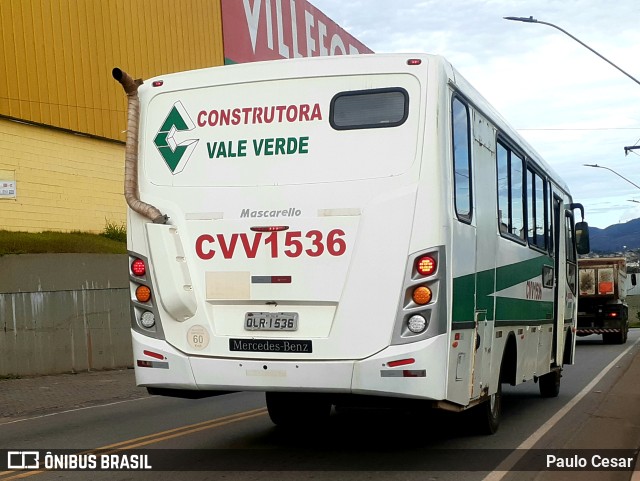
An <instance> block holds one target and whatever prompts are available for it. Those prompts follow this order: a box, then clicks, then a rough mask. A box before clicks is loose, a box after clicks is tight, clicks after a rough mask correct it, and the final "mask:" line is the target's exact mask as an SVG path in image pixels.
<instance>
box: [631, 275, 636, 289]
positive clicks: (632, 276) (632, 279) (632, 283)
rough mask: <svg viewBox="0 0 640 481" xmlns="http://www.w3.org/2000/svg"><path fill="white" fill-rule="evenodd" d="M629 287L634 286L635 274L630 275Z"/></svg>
mask: <svg viewBox="0 0 640 481" xmlns="http://www.w3.org/2000/svg"><path fill="white" fill-rule="evenodd" d="M631 285H632V286H635V285H636V275H635V273H634V274H631Z"/></svg>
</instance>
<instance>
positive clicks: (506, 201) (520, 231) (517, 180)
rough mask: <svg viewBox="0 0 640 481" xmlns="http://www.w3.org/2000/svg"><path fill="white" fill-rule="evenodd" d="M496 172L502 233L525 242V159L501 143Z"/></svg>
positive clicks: (499, 223) (497, 153)
mask: <svg viewBox="0 0 640 481" xmlns="http://www.w3.org/2000/svg"><path fill="white" fill-rule="evenodd" d="M496 172H497V184H498V225H499V226H500V233H501V234H502V235H504V236H505V237H509V238H511V239H513V240H516V241H525V239H526V236H525V223H524V159H523V158H522V157H521V156H520V155H518V154H517V153H516V152H514V151H513V150H511V148H509V147H507V146H506V145H504V144H502V143H501V142H500V141H498V146H497V149H496Z"/></svg>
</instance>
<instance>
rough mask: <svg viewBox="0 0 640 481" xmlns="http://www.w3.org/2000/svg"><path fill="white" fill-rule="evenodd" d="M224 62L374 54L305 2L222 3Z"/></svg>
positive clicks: (250, 0) (227, 0) (252, 0)
mask: <svg viewBox="0 0 640 481" xmlns="http://www.w3.org/2000/svg"><path fill="white" fill-rule="evenodd" d="M222 25H223V38H224V56H225V63H242V62H254V61H256V60H275V59H281V58H295V57H317V56H325V55H346V54H356V53H373V51H372V50H371V49H369V48H368V47H366V46H365V45H364V44H362V43H361V42H359V41H358V40H356V39H355V38H354V37H353V36H352V35H350V34H349V33H347V32H346V31H345V30H344V29H343V28H341V27H340V26H339V25H338V24H336V23H335V22H333V21H332V20H331V19H330V18H329V17H327V16H326V15H325V14H324V13H322V12H321V11H320V10H318V9H317V8H316V7H314V6H313V5H311V4H310V3H309V2H307V1H306V0H222Z"/></svg>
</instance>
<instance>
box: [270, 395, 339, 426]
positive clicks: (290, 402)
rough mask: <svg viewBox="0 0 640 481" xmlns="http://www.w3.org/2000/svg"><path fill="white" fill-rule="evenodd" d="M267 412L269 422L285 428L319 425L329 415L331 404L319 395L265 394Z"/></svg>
mask: <svg viewBox="0 0 640 481" xmlns="http://www.w3.org/2000/svg"><path fill="white" fill-rule="evenodd" d="M266 400H267V411H268V412H269V417H270V418H271V421H272V422H273V423H274V424H275V425H277V426H282V427H287V428H294V427H295V428H302V427H305V426H309V425H319V424H321V423H322V422H324V421H326V419H327V418H328V417H329V415H330V414H331V402H330V401H329V400H328V399H327V398H325V397H324V396H322V395H321V394H314V393H298V392H267V393H266Z"/></svg>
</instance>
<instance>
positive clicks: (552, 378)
mask: <svg viewBox="0 0 640 481" xmlns="http://www.w3.org/2000/svg"><path fill="white" fill-rule="evenodd" d="M561 377H562V373H561V372H560V369H556V370H555V371H551V372H549V373H547V374H544V375H542V376H540V377H539V378H538V387H539V388H540V395H541V396H542V397H558V394H560V378H561Z"/></svg>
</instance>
